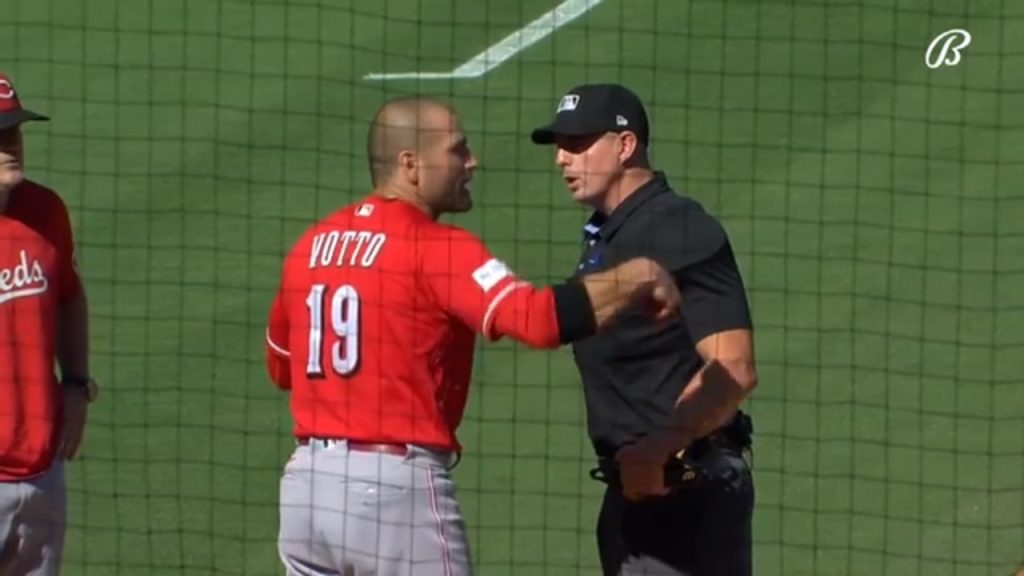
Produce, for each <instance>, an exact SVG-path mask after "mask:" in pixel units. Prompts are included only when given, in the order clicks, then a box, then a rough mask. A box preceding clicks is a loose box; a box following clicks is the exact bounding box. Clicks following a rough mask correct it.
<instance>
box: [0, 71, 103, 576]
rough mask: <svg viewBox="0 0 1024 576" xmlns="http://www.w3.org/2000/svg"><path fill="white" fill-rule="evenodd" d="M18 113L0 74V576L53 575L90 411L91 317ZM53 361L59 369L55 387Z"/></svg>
mask: <svg viewBox="0 0 1024 576" xmlns="http://www.w3.org/2000/svg"><path fill="white" fill-rule="evenodd" d="M32 120H48V118H46V117H45V116H42V115H40V114H36V113H35V112H31V111H29V110H26V109H25V108H22V107H21V102H20V101H19V99H18V94H17V92H15V90H14V84H13V83H12V82H11V80H10V78H8V77H7V76H4V75H2V74H0V397H2V398H3V401H2V402H0V574H17V575H32V576H43V575H46V576H49V575H56V574H58V573H59V571H60V563H61V556H62V552H63V549H64V530H65V526H66V521H65V518H66V514H67V498H66V488H65V481H64V469H63V461H64V460H71V459H73V458H74V457H75V455H76V454H77V453H78V450H79V447H80V446H81V442H82V435H83V432H84V429H85V420H86V413H87V406H88V403H89V402H91V401H92V400H93V399H94V398H95V396H96V391H97V388H96V384H95V382H93V380H92V378H91V377H90V375H89V361H88V352H89V348H88V340H89V338H88V309H87V306H86V299H85V292H84V290H83V288H82V283H81V281H80V279H79V277H78V271H77V270H76V267H75V256H74V244H73V240H72V234H71V223H70V220H69V218H68V211H67V208H66V206H65V205H64V202H63V201H62V200H61V198H60V197H59V196H58V195H57V194H56V193H55V192H54V191H52V190H50V189H48V188H46V187H44V186H41V185H39V184H37V183H35V182H32V181H31V180H28V179H26V178H25V175H24V164H23V161H24V155H23V146H22V136H21V125H22V124H23V123H25V122H28V121H32ZM54 360H56V362H57V364H58V365H59V367H60V374H61V377H60V379H58V377H57V375H56V374H55V371H54Z"/></svg>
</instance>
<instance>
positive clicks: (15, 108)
mask: <svg viewBox="0 0 1024 576" xmlns="http://www.w3.org/2000/svg"><path fill="white" fill-rule="evenodd" d="M33 120H49V118H47V117H46V116H43V115H42V114H37V113H36V112H33V111H31V110H27V109H25V108H22V106H21V100H19V99H18V93H17V91H15V90H14V82H12V81H11V79H10V78H9V77H8V76H6V75H4V74H0V130H7V129H8V128H13V127H15V126H17V125H19V124H21V123H22V122H30V121H33Z"/></svg>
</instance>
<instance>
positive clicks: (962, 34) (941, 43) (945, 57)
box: [924, 28, 971, 70]
mask: <svg viewBox="0 0 1024 576" xmlns="http://www.w3.org/2000/svg"><path fill="white" fill-rule="evenodd" d="M970 43H971V33H970V32H968V31H967V30H964V29H962V28H953V29H950V30H946V31H945V32H943V33H942V34H939V35H938V36H936V37H935V38H934V39H932V43H931V44H929V45H928V50H927V51H925V53H924V63H925V66H928V67H929V68H931V69H932V70H934V69H936V68H938V67H939V66H942V65H943V64H945V65H946V66H956V65H957V64H959V63H960V51H961V50H963V49H964V48H967V46H968V45H970Z"/></svg>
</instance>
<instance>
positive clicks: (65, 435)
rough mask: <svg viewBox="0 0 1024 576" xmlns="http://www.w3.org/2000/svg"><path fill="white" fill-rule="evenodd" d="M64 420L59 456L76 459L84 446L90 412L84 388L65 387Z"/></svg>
mask: <svg viewBox="0 0 1024 576" xmlns="http://www.w3.org/2000/svg"><path fill="white" fill-rule="evenodd" d="M62 393H63V395H64V408H63V410H64V421H63V422H62V423H61V428H60V443H59V444H58V445H57V456H58V457H59V458H64V459H65V460H74V459H75V458H76V457H77V456H78V453H79V450H80V449H81V447H82V439H83V438H84V436H85V420H86V417H87V416H88V414H89V400H88V398H87V397H86V393H85V391H84V390H81V389H76V388H67V387H64V389H63V390H62Z"/></svg>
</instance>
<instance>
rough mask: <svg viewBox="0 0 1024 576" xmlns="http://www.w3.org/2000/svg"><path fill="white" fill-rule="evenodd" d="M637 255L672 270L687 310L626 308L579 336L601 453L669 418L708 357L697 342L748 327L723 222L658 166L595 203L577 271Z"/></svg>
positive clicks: (577, 348)
mask: <svg viewBox="0 0 1024 576" xmlns="http://www.w3.org/2000/svg"><path fill="white" fill-rule="evenodd" d="M636 256H646V257H649V258H652V259H654V260H656V261H657V262H659V263H660V264H661V265H662V266H664V267H665V268H667V269H668V270H669V271H670V272H672V274H673V276H675V278H676V280H677V282H678V284H679V289H680V291H681V292H682V296H683V301H682V309H681V312H682V314H681V316H680V317H678V318H676V319H674V320H672V321H670V322H668V323H663V324H660V325H659V324H656V323H655V322H654V321H653V320H650V319H648V318H647V317H646V316H645V315H644V313H643V312H642V311H640V310H625V311H624V312H623V313H622V314H621V315H620V316H619V317H618V318H616V319H615V320H614V324H613V325H612V326H609V327H608V328H607V329H606V330H604V331H602V332H601V333H599V334H596V335H594V336H591V337H589V338H587V339H585V340H582V341H580V342H578V343H577V344H575V345H574V347H573V350H574V353H575V358H576V364H577V366H578V368H579V371H580V375H581V377H582V379H583V389H584V395H585V397H586V403H587V425H588V430H589V433H590V438H591V441H592V442H593V444H594V448H595V450H596V452H597V454H598V455H599V456H612V455H613V454H614V453H615V451H616V450H617V449H619V448H621V447H622V446H623V445H624V444H627V443H629V442H631V441H633V440H635V439H637V438H638V437H639V436H642V435H644V434H646V433H648V432H650V431H652V430H653V429H654V428H656V427H657V426H659V425H661V424H662V423H663V422H664V421H665V419H666V418H667V416H668V415H669V414H670V413H671V412H672V409H673V406H674V404H675V401H676V399H677V398H678V397H679V394H680V392H681V391H682V389H683V387H684V386H685V385H686V384H687V383H689V381H690V379H691V378H693V376H694V375H695V374H696V373H697V371H699V370H700V368H701V367H702V366H703V360H702V359H701V357H700V355H699V354H698V353H697V349H696V343H697V342H699V341H700V340H701V339H703V338H704V337H706V336H709V335H711V334H714V333H716V332H721V331H724V330H731V329H736V328H750V327H751V320H750V312H749V307H748V305H747V299H746V295H745V292H744V288H743V280H742V278H741V277H740V273H739V270H738V269H737V267H736V260H735V258H734V256H733V252H732V247H731V245H730V243H729V239H728V236H727V234H726V232H725V230H724V229H723V227H722V226H721V224H720V223H719V222H718V221H717V220H716V219H715V218H714V217H712V216H711V215H709V214H708V213H707V212H705V211H704V209H703V207H701V205H700V204H699V203H697V202H696V201H694V200H692V199H690V198H686V197H684V196H680V195H677V194H676V193H675V192H674V191H673V190H672V189H671V188H670V186H669V184H668V182H667V181H666V178H665V175H664V174H663V173H661V172H656V173H655V176H654V178H653V179H651V180H650V181H648V182H647V183H646V184H644V185H643V186H641V187H640V188H639V189H638V190H636V191H635V192H633V193H632V194H631V195H629V196H628V197H627V198H626V199H625V200H624V201H623V202H622V203H621V204H620V205H619V206H618V207H616V208H615V210H614V211H613V212H612V213H611V214H609V215H607V216H606V215H604V214H601V213H599V212H596V213H594V215H593V216H592V217H591V218H590V220H589V221H588V222H587V224H586V226H584V252H583V257H582V258H581V260H580V263H579V266H578V267H577V271H576V275H579V274H583V273H587V272H593V271H597V270H603V269H606V268H609V267H612V266H614V265H616V264H619V263H621V262H623V261H625V260H628V259H629V258H632V257H636Z"/></svg>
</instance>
